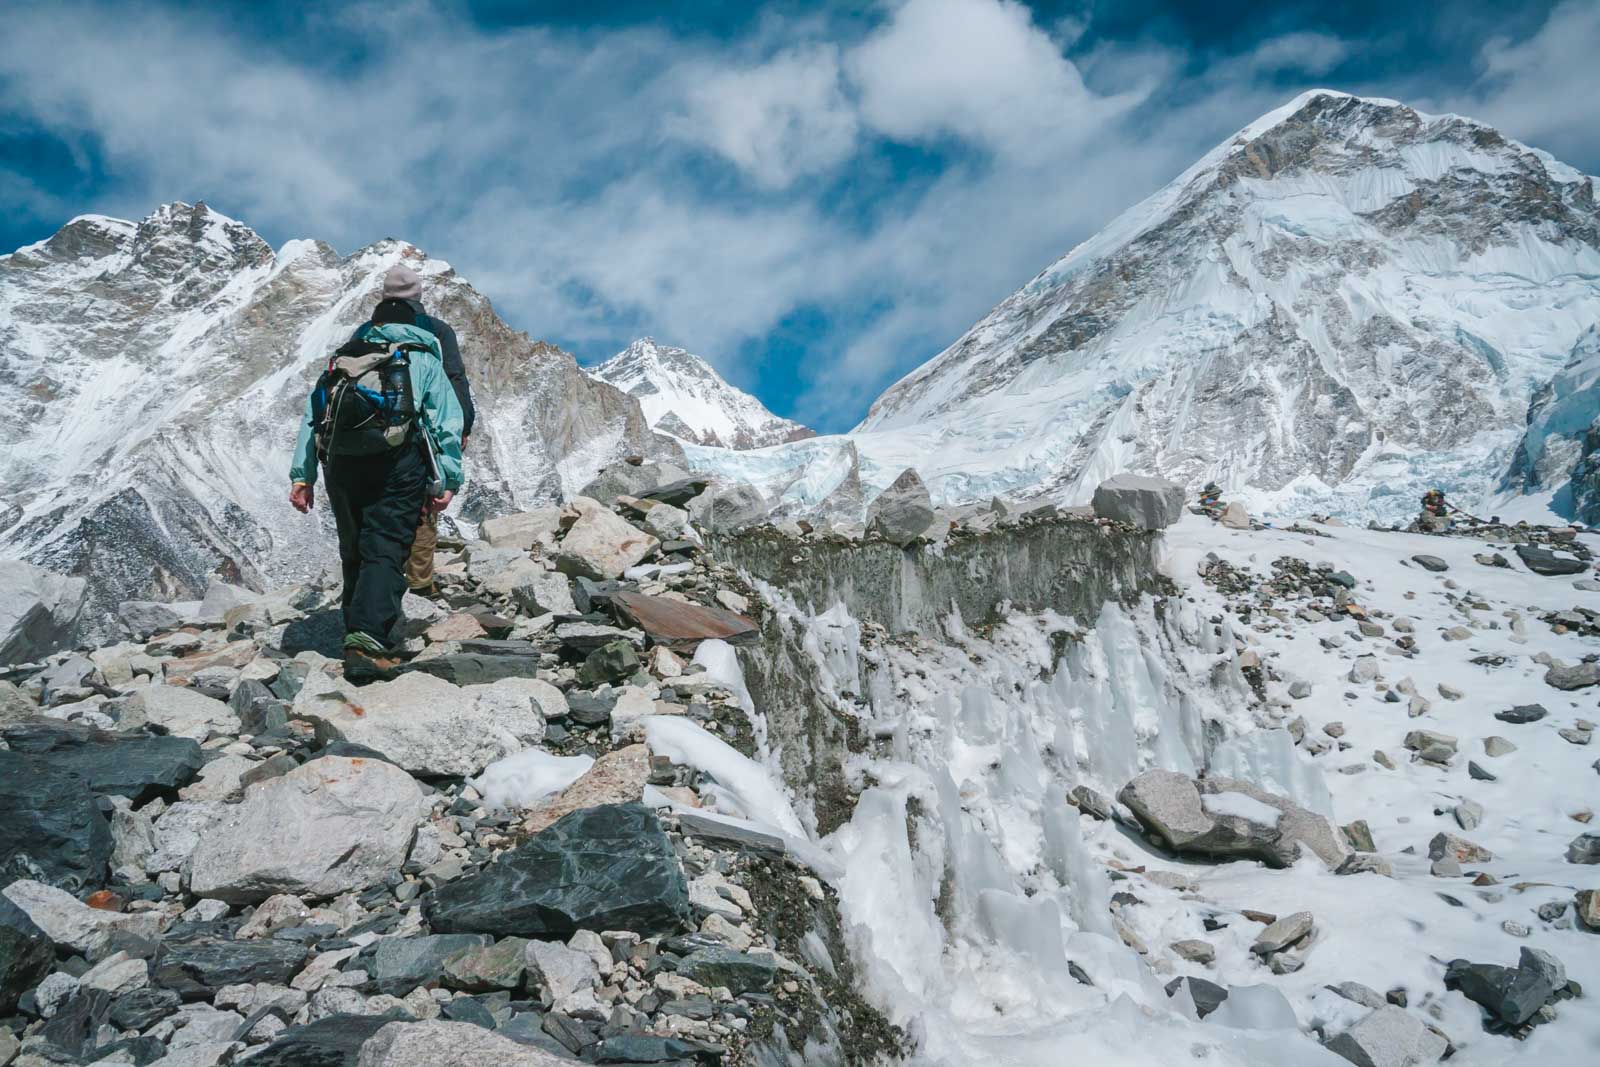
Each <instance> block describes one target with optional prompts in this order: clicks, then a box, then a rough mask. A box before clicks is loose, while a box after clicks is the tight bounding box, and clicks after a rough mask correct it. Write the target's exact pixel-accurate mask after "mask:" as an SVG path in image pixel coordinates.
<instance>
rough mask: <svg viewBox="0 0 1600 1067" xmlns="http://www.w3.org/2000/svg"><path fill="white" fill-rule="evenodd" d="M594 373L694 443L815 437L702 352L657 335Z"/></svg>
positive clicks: (658, 426)
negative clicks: (726, 375)
mask: <svg viewBox="0 0 1600 1067" xmlns="http://www.w3.org/2000/svg"><path fill="white" fill-rule="evenodd" d="M589 373H591V374H592V375H594V376H595V377H596V378H598V379H600V380H601V381H603V382H609V383H611V384H612V385H614V386H616V387H617V388H618V389H621V390H622V391H623V392H625V393H627V394H628V395H629V396H631V397H633V398H634V399H635V400H637V401H639V406H640V407H642V408H643V409H644V416H645V418H646V419H648V420H650V426H651V427H652V428H653V429H655V430H658V431H660V432H661V433H669V434H671V435H672V436H674V437H677V438H679V439H680V440H683V441H687V442H690V443H691V444H697V445H710V446H713V447H718V448H733V449H746V448H762V447H764V446H766V445H776V444H783V443H784V442H786V441H799V440H802V439H804V438H807V437H813V436H815V433H814V431H812V430H808V429H806V428H805V427H804V426H802V425H800V424H799V423H798V422H791V421H790V420H788V419H784V418H779V417H778V416H777V415H774V414H773V413H772V412H770V411H768V410H767V408H766V405H764V404H762V403H761V401H759V400H757V399H756V398H755V397H753V396H751V395H750V394H749V393H747V392H745V391H744V390H742V389H738V388H735V387H734V386H732V385H729V384H728V383H727V382H726V381H724V380H723V377H722V375H720V374H718V373H717V372H716V370H715V369H713V368H712V366H711V364H709V363H707V362H706V361H705V360H703V359H701V358H700V357H699V356H696V355H693V354H691V353H689V352H687V351H685V350H684V349H681V348H673V347H671V346H670V345H663V344H659V343H657V342H656V340H655V339H654V338H651V337H641V338H639V340H637V341H635V342H633V344H631V345H629V346H628V347H627V348H625V349H623V350H622V351H621V352H618V353H617V354H616V355H614V356H612V357H611V358H610V359H608V360H606V361H605V362H604V363H602V364H600V365H599V366H598V367H594V368H592V369H591V370H590V372H589Z"/></svg>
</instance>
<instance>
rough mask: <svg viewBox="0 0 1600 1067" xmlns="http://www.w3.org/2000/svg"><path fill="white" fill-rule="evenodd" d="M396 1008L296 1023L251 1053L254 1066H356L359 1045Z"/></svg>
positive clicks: (389, 1019) (398, 1016)
mask: <svg viewBox="0 0 1600 1067" xmlns="http://www.w3.org/2000/svg"><path fill="white" fill-rule="evenodd" d="M403 1018H405V1016H404V1015H402V1014H400V1013H398V1012H390V1013H388V1014H386V1015H329V1016H327V1017H326V1018H323V1019H318V1020H317V1021H316V1022H314V1023H308V1024H306V1025H305V1026H296V1027H294V1028H293V1029H291V1030H285V1031H284V1032H283V1033H281V1034H279V1035H278V1039H277V1040H276V1041H274V1042H272V1044H270V1045H268V1046H267V1047H266V1048H264V1049H262V1050H261V1051H260V1052H258V1053H257V1054H256V1055H254V1056H252V1057H250V1062H251V1063H252V1064H254V1065H255V1067H356V1060H357V1058H358V1057H359V1056H360V1054H361V1046H362V1045H364V1044H366V1043H367V1041H368V1039H369V1038H371V1037H372V1035H374V1034H376V1033H377V1032H378V1031H379V1030H381V1029H383V1028H384V1027H385V1026H388V1025H389V1024H390V1023H392V1022H394V1021H396V1020H397V1019H403Z"/></svg>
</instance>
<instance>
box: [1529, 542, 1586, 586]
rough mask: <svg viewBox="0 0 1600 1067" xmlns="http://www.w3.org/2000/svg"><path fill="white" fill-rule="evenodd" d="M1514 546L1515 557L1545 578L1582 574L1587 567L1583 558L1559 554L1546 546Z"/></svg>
mask: <svg viewBox="0 0 1600 1067" xmlns="http://www.w3.org/2000/svg"><path fill="white" fill-rule="evenodd" d="M1515 548H1516V553H1517V558H1519V559H1521V560H1522V563H1523V565H1524V566H1525V567H1527V568H1528V569H1529V570H1530V571H1532V572H1533V573H1535V574H1542V575H1544V576H1545V577H1547V578H1555V577H1559V576H1561V575H1564V574H1582V573H1583V572H1584V571H1586V570H1588V569H1589V565H1588V564H1587V563H1585V562H1584V561H1583V560H1581V559H1576V558H1574V557H1572V556H1564V555H1559V554H1557V553H1555V552H1552V551H1550V550H1549V549H1548V548H1540V547H1539V546H1537V545H1516V546H1515Z"/></svg>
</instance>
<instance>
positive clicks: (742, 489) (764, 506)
mask: <svg viewBox="0 0 1600 1067" xmlns="http://www.w3.org/2000/svg"><path fill="white" fill-rule="evenodd" d="M686 506H687V508H688V511H689V516H690V518H692V519H693V520H694V522H695V524H696V525H697V526H699V527H700V528H701V529H703V530H710V531H713V532H717V533H726V532H731V531H733V530H739V529H743V528H744V527H746V526H755V525H757V524H758V523H762V522H765V521H766V518H767V515H768V513H769V512H770V511H771V510H772V508H771V505H769V504H768V503H767V498H766V497H764V496H762V495H761V490H759V489H757V488H756V487H755V486H753V485H748V484H746V483H744V482H735V483H734V484H732V485H721V486H711V487H709V488H707V489H706V490H705V492H703V493H701V494H700V495H699V496H697V497H695V498H694V499H693V500H690V501H689V502H688V504H687V505H686Z"/></svg>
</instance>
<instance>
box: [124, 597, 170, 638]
mask: <svg viewBox="0 0 1600 1067" xmlns="http://www.w3.org/2000/svg"><path fill="white" fill-rule="evenodd" d="M117 619H118V621H120V622H121V623H122V628H123V629H124V630H126V631H128V633H129V634H131V635H132V636H134V637H136V638H138V639H139V640H141V641H142V640H144V639H145V638H147V637H149V636H150V635H151V634H158V633H163V632H165V631H167V630H176V629H177V628H178V627H180V626H182V625H183V616H182V615H181V614H180V613H179V612H178V611H177V610H176V609H175V608H173V607H172V606H171V605H170V604H164V603H162V602H161V601H159V600H124V601H123V602H122V603H121V604H118V605H117Z"/></svg>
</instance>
